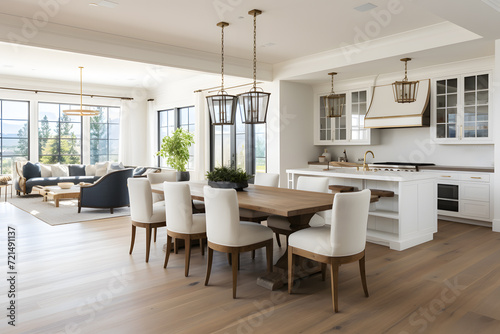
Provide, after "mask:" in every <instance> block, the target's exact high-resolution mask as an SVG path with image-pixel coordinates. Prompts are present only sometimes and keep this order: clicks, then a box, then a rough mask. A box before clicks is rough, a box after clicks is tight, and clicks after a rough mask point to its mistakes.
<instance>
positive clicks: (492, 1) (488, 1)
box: [482, 0, 500, 12]
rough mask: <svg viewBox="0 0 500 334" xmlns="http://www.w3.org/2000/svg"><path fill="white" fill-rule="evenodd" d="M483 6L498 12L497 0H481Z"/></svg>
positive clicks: (498, 4) (499, 3) (499, 9)
mask: <svg viewBox="0 0 500 334" xmlns="http://www.w3.org/2000/svg"><path fill="white" fill-rule="evenodd" d="M482 1H483V2H484V3H485V4H487V5H488V6H490V7H491V8H493V9H494V10H496V11H497V12H500V1H499V0H482Z"/></svg>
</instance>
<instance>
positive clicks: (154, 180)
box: [147, 171, 177, 203]
mask: <svg viewBox="0 0 500 334" xmlns="http://www.w3.org/2000/svg"><path fill="white" fill-rule="evenodd" d="M147 178H148V180H149V182H151V184H159V183H163V182H165V181H167V182H175V181H176V180H177V172H175V171H163V172H161V173H149V174H148V175H147ZM163 200H164V197H163V194H157V193H153V202H155V203H156V202H159V201H163Z"/></svg>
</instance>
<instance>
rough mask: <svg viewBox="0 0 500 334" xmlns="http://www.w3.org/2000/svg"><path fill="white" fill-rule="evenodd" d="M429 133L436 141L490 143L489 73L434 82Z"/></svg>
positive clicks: (440, 79)
mask: <svg viewBox="0 0 500 334" xmlns="http://www.w3.org/2000/svg"><path fill="white" fill-rule="evenodd" d="M432 87H433V90H432V100H431V101H432V102H431V103H432V114H433V115H434V116H433V118H432V126H431V136H432V138H433V140H434V142H436V143H438V144H492V143H493V140H492V131H491V113H490V110H491V106H490V100H491V89H490V87H491V74H490V73H489V72H481V73H474V74H467V75H459V76H453V77H446V78H438V79H435V80H434V82H433V85H432Z"/></svg>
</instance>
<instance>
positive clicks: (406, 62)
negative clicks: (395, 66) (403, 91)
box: [403, 60, 408, 81]
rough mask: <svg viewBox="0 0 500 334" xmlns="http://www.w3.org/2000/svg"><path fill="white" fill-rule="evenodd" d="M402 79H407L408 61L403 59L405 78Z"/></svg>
mask: <svg viewBox="0 0 500 334" xmlns="http://www.w3.org/2000/svg"><path fill="white" fill-rule="evenodd" d="M403 81H408V61H407V60H405V78H404V80H403Z"/></svg>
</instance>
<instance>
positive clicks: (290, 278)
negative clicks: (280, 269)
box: [288, 246, 295, 294]
mask: <svg viewBox="0 0 500 334" xmlns="http://www.w3.org/2000/svg"><path fill="white" fill-rule="evenodd" d="M294 266H295V256H294V254H293V247H290V246H288V293H290V294H291V293H292V287H293V267H294Z"/></svg>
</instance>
